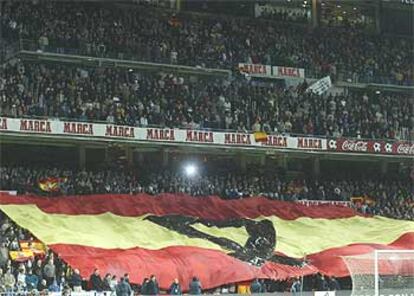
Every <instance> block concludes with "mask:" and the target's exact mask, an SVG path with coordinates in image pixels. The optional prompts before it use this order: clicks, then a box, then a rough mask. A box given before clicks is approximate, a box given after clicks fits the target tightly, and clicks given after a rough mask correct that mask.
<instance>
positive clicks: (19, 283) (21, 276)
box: [16, 266, 26, 292]
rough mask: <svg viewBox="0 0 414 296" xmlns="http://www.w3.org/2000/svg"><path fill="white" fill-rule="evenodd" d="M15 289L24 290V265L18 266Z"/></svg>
mask: <svg viewBox="0 0 414 296" xmlns="http://www.w3.org/2000/svg"><path fill="white" fill-rule="evenodd" d="M16 284H17V290H18V291H19V292H23V291H25V290H26V271H25V269H24V266H20V267H19V271H18V273H17V283H16Z"/></svg>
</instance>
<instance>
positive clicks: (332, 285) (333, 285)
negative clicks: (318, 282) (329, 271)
mask: <svg viewBox="0 0 414 296" xmlns="http://www.w3.org/2000/svg"><path fill="white" fill-rule="evenodd" d="M339 290H341V285H340V284H339V282H338V280H337V279H336V278H335V277H334V276H332V277H331V278H330V280H329V291H339Z"/></svg>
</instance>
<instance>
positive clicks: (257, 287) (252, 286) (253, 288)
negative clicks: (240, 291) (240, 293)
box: [250, 279, 262, 294]
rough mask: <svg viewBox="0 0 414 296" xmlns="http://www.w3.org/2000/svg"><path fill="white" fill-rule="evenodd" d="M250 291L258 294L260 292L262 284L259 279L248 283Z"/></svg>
mask: <svg viewBox="0 0 414 296" xmlns="http://www.w3.org/2000/svg"><path fill="white" fill-rule="evenodd" d="M250 292H251V293H252V294H258V293H261V292H262V285H261V284H260V282H259V279H255V280H254V281H253V282H252V283H251V284H250Z"/></svg>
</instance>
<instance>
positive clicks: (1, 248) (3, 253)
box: [0, 234, 9, 269]
mask: <svg viewBox="0 0 414 296" xmlns="http://www.w3.org/2000/svg"><path fill="white" fill-rule="evenodd" d="M2 236H3V234H2ZM8 260H9V250H8V248H7V243H6V242H3V243H2V242H0V269H2V268H3V267H4V266H5V265H6V263H7V261H8Z"/></svg>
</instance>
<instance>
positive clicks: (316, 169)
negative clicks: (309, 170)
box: [313, 157, 321, 177]
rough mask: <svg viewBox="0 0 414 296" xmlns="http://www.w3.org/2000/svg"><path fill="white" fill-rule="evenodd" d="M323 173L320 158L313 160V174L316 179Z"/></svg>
mask: <svg viewBox="0 0 414 296" xmlns="http://www.w3.org/2000/svg"><path fill="white" fill-rule="evenodd" d="M320 173H321V162H320V159H319V157H316V158H314V160H313V174H314V176H315V177H319V175H320Z"/></svg>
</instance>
